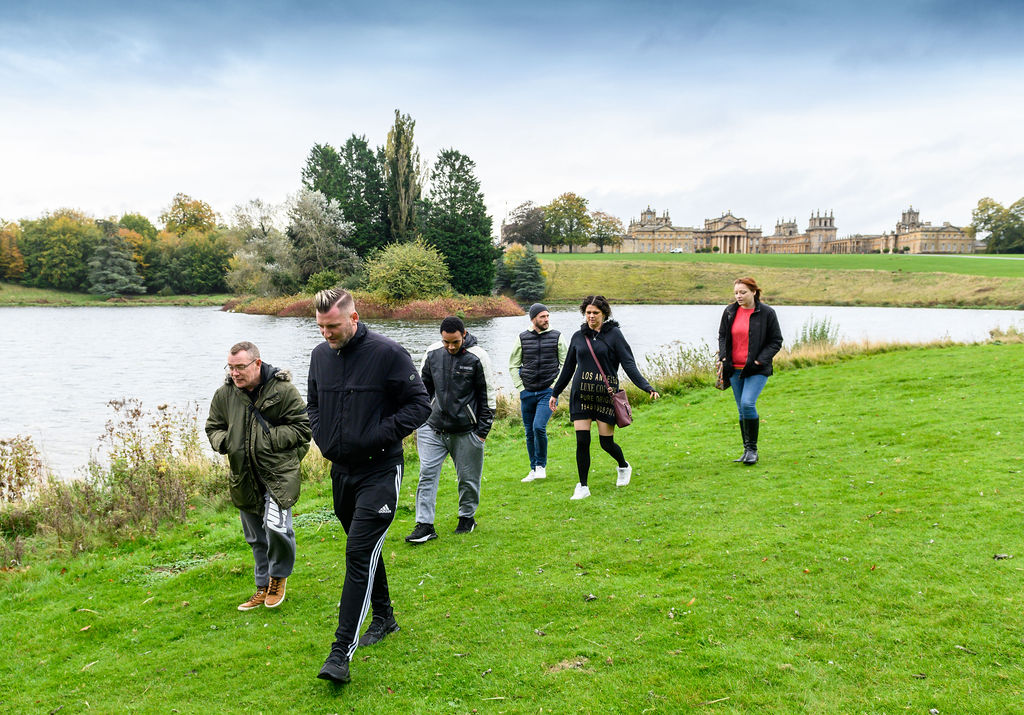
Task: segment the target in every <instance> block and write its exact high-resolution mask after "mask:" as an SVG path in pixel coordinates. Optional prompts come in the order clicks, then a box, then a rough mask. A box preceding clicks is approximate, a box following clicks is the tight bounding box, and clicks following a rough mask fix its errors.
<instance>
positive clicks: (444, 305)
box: [224, 291, 523, 320]
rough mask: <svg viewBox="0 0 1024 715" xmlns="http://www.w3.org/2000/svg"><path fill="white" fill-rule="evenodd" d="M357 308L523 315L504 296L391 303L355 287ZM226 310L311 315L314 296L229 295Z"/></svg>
mask: <svg viewBox="0 0 1024 715" xmlns="http://www.w3.org/2000/svg"><path fill="white" fill-rule="evenodd" d="M353 296H354V297H355V300H356V308H357V309H358V310H359V315H360V316H362V317H363V318H366V319H374V318H376V319H387V320H441V319H443V318H445V317H447V316H449V315H458V316H460V317H463V318H499V317H505V316H516V315H522V314H523V309H522V308H520V307H519V305H518V304H517V303H516V302H515V301H514V300H512V299H511V298H509V297H507V296H490V295H457V296H450V297H444V298H432V299H430V300H412V301H408V302H405V303H399V304H392V303H387V302H385V301H382V300H380V299H379V298H377V297H375V296H374V295H372V294H369V293H362V292H359V291H355V292H354V293H353ZM224 309H225V310H231V311H234V312H238V313H250V314H253V315H276V316H279V317H313V297H312V296H310V295H307V294H298V295H289V296H279V297H276V298H260V297H255V296H246V297H242V298H232V299H231V300H229V301H226V302H225V304H224Z"/></svg>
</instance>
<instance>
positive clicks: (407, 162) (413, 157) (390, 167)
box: [384, 109, 426, 241]
mask: <svg viewBox="0 0 1024 715" xmlns="http://www.w3.org/2000/svg"><path fill="white" fill-rule="evenodd" d="M415 129H416V122H415V121H414V120H413V118H412V117H410V116H409V115H408V114H402V113H401V112H399V111H398V110H397V109H396V110H395V124H394V126H392V127H391V130H390V131H389V132H388V141H387V144H386V145H385V147H384V157H385V164H384V167H385V175H386V177H387V189H388V220H389V221H390V222H391V237H392V238H393V239H395V240H396V241H408V240H410V239H412V237H413V235H414V234H415V230H416V207H417V206H416V205H417V202H419V200H420V196H421V195H422V193H423V182H424V181H425V179H426V176H425V174H426V171H425V169H424V167H423V162H422V161H420V152H419V149H417V148H416V144H415V142H414V140H413V132H414V130H415Z"/></svg>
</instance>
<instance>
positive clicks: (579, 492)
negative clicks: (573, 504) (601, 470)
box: [569, 484, 590, 501]
mask: <svg viewBox="0 0 1024 715" xmlns="http://www.w3.org/2000/svg"><path fill="white" fill-rule="evenodd" d="M589 496H590V487H585V486H583V485H582V484H577V485H576V491H574V492H573V493H572V496H571V497H569V501H573V500H574V499H586V498H587V497H589Z"/></svg>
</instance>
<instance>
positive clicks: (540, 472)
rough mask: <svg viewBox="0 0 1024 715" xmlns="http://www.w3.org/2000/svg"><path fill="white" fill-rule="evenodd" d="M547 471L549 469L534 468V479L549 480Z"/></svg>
mask: <svg viewBox="0 0 1024 715" xmlns="http://www.w3.org/2000/svg"><path fill="white" fill-rule="evenodd" d="M546 470H547V467H534V468H533V478H534V479H547V476H548V473H547V471H546Z"/></svg>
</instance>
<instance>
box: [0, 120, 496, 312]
mask: <svg viewBox="0 0 1024 715" xmlns="http://www.w3.org/2000/svg"><path fill="white" fill-rule="evenodd" d="M414 132H415V121H413V119H412V118H411V117H410V116H409V115H406V114H402V113H401V112H399V111H398V110H395V121H394V124H393V126H392V127H391V128H390V130H389V131H388V134H387V141H386V143H385V144H384V145H383V146H379V147H375V148H374V147H371V146H370V145H369V143H368V141H367V139H366V137H365V136H358V135H356V134H353V135H352V136H351V137H349V139H348V140H347V141H346V142H345V143H344V144H343V145H341V146H340V147H338V148H335V147H333V146H331V145H330V144H314V146H313V148H312V149H311V150H310V153H309V155H308V157H307V159H306V163H305V166H304V167H303V168H302V170H301V188H300V189H299V190H298V191H297V192H296V193H295V194H294V195H293V196H290V197H289V198H288V200H287V201H285V202H284V203H283V204H280V205H274V204H269V203H267V202H264V201H262V200H260V199H253V200H251V201H248V202H246V203H244V204H240V205H238V206H236V207H234V210H233V211H232V215H231V216H230V217H228V221H226V222H225V221H224V220H222V218H221V217H220V216H219V215H217V214H216V213H215V212H214V211H213V209H212V208H211V207H210V206H209V204H207V203H205V202H203V201H201V200H198V199H194V198H192V197H190V196H188V195H186V194H178V195H177V196H175V197H174V199H173V201H172V202H171V205H170V206H169V207H168V208H167V209H166V210H165V211H164V212H163V213H162V214H161V215H160V221H161V222H162V223H163V228H162V229H157V227H155V226H154V225H153V224H152V223H151V222H150V221H149V220H148V219H147V218H146V217H145V216H142V215H140V214H125V215H124V216H122V217H121V218H109V219H93V218H91V217H89V216H87V215H85V214H84V213H82V212H80V211H76V210H71V209H61V210H58V211H54V212H53V213H50V214H47V215H45V216H43V217H42V218H39V219H26V220H22V221H20V222H17V223H8V222H4V221H0V280H7V281H15V282H20V283H23V284H26V285H31V286H35V287H44V288H57V289H60V290H68V291H90V292H93V293H99V294H103V295H124V294H133V293H163V294H168V293H172V294H173V293H216V292H224V291H227V290H232V291H234V292H238V293H255V294H259V295H281V294H290V293H295V292H299V291H301V290H318V289H320V288H323V287H327V286H333V285H339V284H341V285H345V286H346V287H350V288H362V287H364V284H366V285H367V286H372V285H378V287H380V286H381V284H384V285H383V288H384V289H385V290H386V288H387V286H386V280H384V279H379V278H378V279H376V280H375V279H374V276H381V275H389V273H388V271H386V270H381V269H380V267H379V266H377V265H376V263H379V262H380V261H389V260H391V261H394V260H399V261H401V260H406V258H408V256H409V255H412V254H415V255H414V258H413V263H412V265H415V266H419V267H421V268H424V269H429V270H430V271H431V272H433V273H435V274H439V275H440V278H441V279H442V280H441V283H440V284H439V285H437V284H436V283H437V281H436V280H435V279H436V276H434V277H431V278H429V279H428V282H429V283H430V286H429V288H423V290H430V291H433V292H434V293H433V294H434V295H436V294H438V293H443V292H445V291H447V292H458V293H464V294H469V295H482V294H489V293H491V291H492V290H493V287H494V277H495V272H496V269H497V265H496V259H498V258H499V257H500V251H499V250H498V249H497V248H496V247H495V246H494V244H493V242H492V240H491V228H492V220H491V217H490V216H488V215H487V211H486V208H485V205H484V197H483V193H482V191H481V189H480V182H479V180H478V179H477V177H476V165H475V163H474V162H473V160H472V159H470V158H469V157H468V156H466V155H465V154H463V153H462V152H460V151H458V150H456V149H454V148H448V149H444V150H442V151H441V152H440V153H439V154H438V156H437V158H436V159H435V161H434V163H433V165H432V166H428V165H427V164H426V163H424V162H423V161H422V160H421V158H420V155H419V149H418V148H417V147H416V144H415V140H414ZM402 246H404V247H402ZM400 247H401V248H400ZM389 249H390V250H389ZM400 256H405V258H399V257H400ZM438 261H440V263H438ZM413 292H414V293H417V296H416V297H420V296H419V294H418V293H419V292H422V291H417V290H413ZM385 297H395V296H385ZM423 297H425V296H423Z"/></svg>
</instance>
